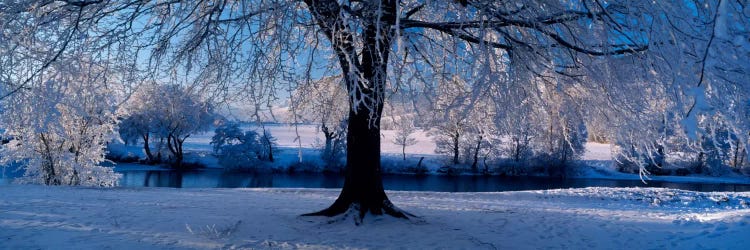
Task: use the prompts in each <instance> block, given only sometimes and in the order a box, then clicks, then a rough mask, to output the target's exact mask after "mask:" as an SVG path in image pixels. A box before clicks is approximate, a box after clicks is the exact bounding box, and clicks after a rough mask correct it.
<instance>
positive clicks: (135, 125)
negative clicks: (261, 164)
mask: <svg viewBox="0 0 750 250" xmlns="http://www.w3.org/2000/svg"><path fill="white" fill-rule="evenodd" d="M128 110H129V114H130V115H129V116H128V117H127V118H126V119H125V120H126V123H125V124H126V125H129V126H132V127H131V129H129V130H127V131H135V133H138V134H140V135H141V138H142V139H143V150H144V151H145V153H146V157H147V158H148V161H149V162H158V161H160V160H161V159H160V157H159V155H160V154H159V155H157V156H154V154H153V153H152V151H151V147H150V146H149V141H151V140H158V141H159V142H160V143H159V144H162V143H163V142H164V141H166V147H167V149H168V150H169V152H170V154H171V155H172V157H174V159H173V164H174V165H175V167H177V168H181V167H182V161H183V158H184V151H183V148H182V145H183V143H184V142H185V139H187V138H188V137H190V135H191V134H194V133H198V132H202V131H207V130H208V129H209V127H210V126H211V125H212V124H213V121H214V120H215V118H216V115H215V114H214V110H213V106H212V105H210V104H209V103H208V102H205V101H203V100H201V98H200V96H198V95H196V94H193V93H191V92H190V90H189V89H187V88H185V87H182V86H180V85H152V86H144V87H143V88H142V89H141V90H140V91H139V92H137V93H136V94H135V95H134V96H133V98H131V100H130V106H129V108H128Z"/></svg>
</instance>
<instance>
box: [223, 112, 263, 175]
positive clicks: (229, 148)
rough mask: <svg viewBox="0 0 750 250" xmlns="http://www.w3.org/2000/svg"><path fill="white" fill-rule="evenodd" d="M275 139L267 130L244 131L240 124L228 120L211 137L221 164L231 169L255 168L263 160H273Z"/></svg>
mask: <svg viewBox="0 0 750 250" xmlns="http://www.w3.org/2000/svg"><path fill="white" fill-rule="evenodd" d="M275 141H276V140H275V139H274V138H273V136H272V135H271V134H270V133H269V132H268V131H266V132H265V133H264V134H263V135H260V134H258V133H257V132H255V131H252V130H249V131H244V132H243V131H242V129H241V128H240V126H239V124H237V123H235V122H227V123H225V124H222V125H220V126H218V127H217V128H216V130H215V134H214V136H213V137H212V138H211V145H213V148H214V153H215V154H216V155H217V156H218V158H219V164H221V165H222V166H224V167H225V168H229V169H236V168H253V167H257V166H259V165H260V164H261V162H263V161H269V162H273V150H274V148H275Z"/></svg>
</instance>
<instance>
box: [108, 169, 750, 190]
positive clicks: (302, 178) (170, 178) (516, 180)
mask: <svg viewBox="0 0 750 250" xmlns="http://www.w3.org/2000/svg"><path fill="white" fill-rule="evenodd" d="M122 174H123V178H122V180H121V183H120V184H121V185H122V186H128V187H177V188H206V187H218V188H239V187H248V188H257V187H287V188H341V187H342V186H343V184H344V179H343V177H342V176H339V175H326V174H292V175H287V174H258V173H235V172H225V171H220V170H205V171H192V172H176V171H124V172H122ZM383 186H384V187H385V188H386V189H388V190H403V191H439V192H495V191H520V190H542V189H556V188H581V187H665V188H676V189H684V190H695V191H704V192H707V191H750V184H721V183H713V184H712V183H709V184H703V183H672V182H660V181H650V182H649V183H648V184H643V183H642V182H641V181H638V180H605V179H559V178H543V177H498V176H434V175H429V176H408V175H385V176H383Z"/></svg>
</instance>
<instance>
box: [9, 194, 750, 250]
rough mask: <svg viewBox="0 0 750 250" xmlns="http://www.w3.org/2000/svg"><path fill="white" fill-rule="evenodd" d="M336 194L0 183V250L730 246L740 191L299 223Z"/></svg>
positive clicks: (495, 205)
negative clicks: (407, 217) (359, 223)
mask: <svg viewBox="0 0 750 250" xmlns="http://www.w3.org/2000/svg"><path fill="white" fill-rule="evenodd" d="M338 192H339V190H336V189H171V188H113V189H98V188H81V187H46V186H35V185H7V186H0V239H2V243H0V248H3V249H50V248H52V249H56V248H66V249H103V248H108V249H215V248H223V249H237V248H258V249H266V248H273V249H287V248H306V249H311V248H312V249H319V248H375V249H381V248H389V249H390V248H404V249H434V248H448V249H539V248H554V249H590V248H595V249H646V248H647V249H665V248H667V249H696V248H720V249H741V248H745V247H747V246H748V244H750V237H748V236H750V208H749V207H750V205H749V204H750V193H699V192H691V191H680V190H670V189H653V188H633V189H629V188H583V189H564V190H546V191H524V192H501V193H438V192H389V196H390V197H391V200H392V201H393V202H394V203H395V204H396V205H398V206H399V207H400V208H402V209H405V210H406V211H408V212H411V213H414V214H416V215H418V216H419V218H413V219H411V220H409V221H405V220H399V219H393V218H389V217H377V218H376V217H373V216H369V217H367V218H366V219H365V224H364V225H362V226H355V225H354V223H353V222H352V221H351V220H350V219H342V218H336V219H329V218H319V217H300V216H298V215H300V214H302V213H305V212H311V211H314V210H316V209H320V208H324V207H325V206H327V205H330V203H331V202H332V201H333V200H334V199H335V198H336V197H337V195H338Z"/></svg>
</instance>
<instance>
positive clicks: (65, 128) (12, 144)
mask: <svg viewBox="0 0 750 250" xmlns="http://www.w3.org/2000/svg"><path fill="white" fill-rule="evenodd" d="M98 70H100V69H99V68H97V67H95V66H93V63H92V64H87V63H85V62H77V63H73V62H68V63H66V64H62V63H60V64H53V65H52V66H51V68H50V69H48V72H47V73H45V76H44V78H43V79H42V80H41V81H39V83H33V84H29V85H28V89H27V90H25V91H20V92H18V93H16V94H14V95H11V96H8V97H7V98H5V99H3V100H2V112H3V114H2V118H0V119H2V126H3V127H4V128H5V129H6V131H5V136H8V137H9V138H13V139H11V140H10V141H9V142H8V143H6V144H3V146H2V157H1V159H2V162H3V164H8V163H10V162H15V163H19V164H22V165H23V169H24V170H25V174H24V178H22V180H23V181H26V182H31V183H41V184H46V185H85V186H115V185H117V183H118V180H119V177H120V174H117V173H115V172H113V170H112V168H109V167H102V166H101V165H100V164H101V163H102V162H103V161H105V158H104V156H105V153H106V143H107V141H109V140H111V139H113V138H114V137H115V129H116V124H117V120H116V116H115V108H114V107H115V106H114V105H115V100H114V99H113V97H112V96H113V95H112V91H111V89H108V88H107V85H106V84H104V82H105V81H106V79H104V78H103V77H98V76H100V75H98V74H91V72H97V71H98Z"/></svg>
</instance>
